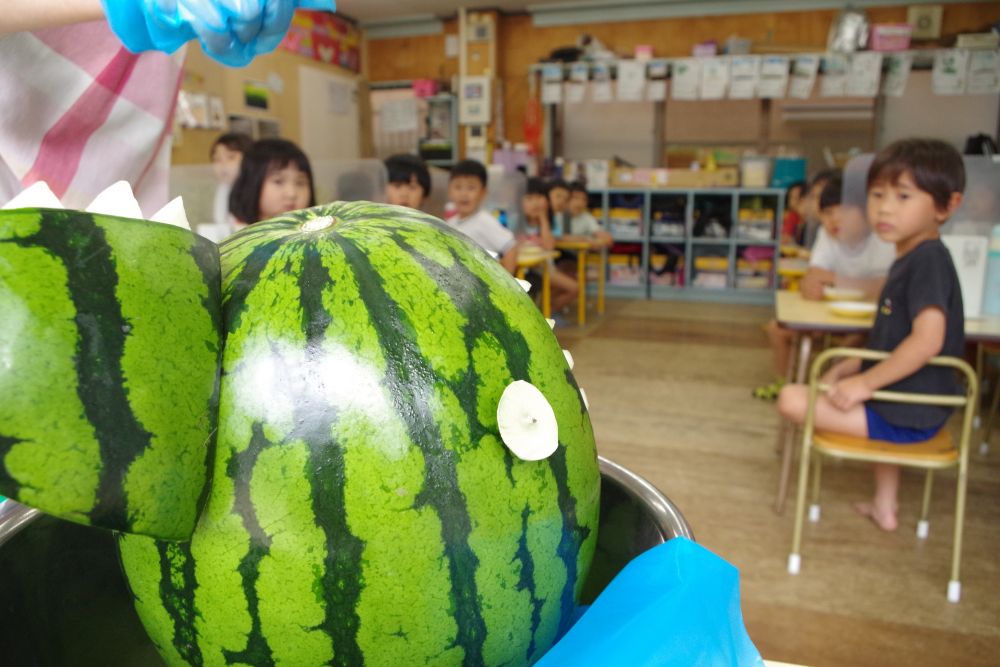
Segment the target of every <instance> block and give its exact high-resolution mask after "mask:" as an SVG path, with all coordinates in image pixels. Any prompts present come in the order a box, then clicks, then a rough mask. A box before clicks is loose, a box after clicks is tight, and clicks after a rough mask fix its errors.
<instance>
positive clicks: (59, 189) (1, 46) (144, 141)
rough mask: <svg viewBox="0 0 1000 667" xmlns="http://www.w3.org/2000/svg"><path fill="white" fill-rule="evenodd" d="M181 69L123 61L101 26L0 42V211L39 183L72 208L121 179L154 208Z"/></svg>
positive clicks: (161, 188)
mask: <svg viewBox="0 0 1000 667" xmlns="http://www.w3.org/2000/svg"><path fill="white" fill-rule="evenodd" d="M183 60H184V49H181V50H179V51H178V52H177V53H175V54H173V55H172V56H169V55H166V54H163V53H158V52H147V53H141V54H134V53H129V52H128V51H127V50H126V49H125V47H124V46H122V44H121V42H119V41H118V38H116V37H115V36H114V34H113V33H112V32H111V29H110V28H108V26H107V24H106V23H105V22H103V21H95V22H93V23H81V24H77V25H73V26H67V27H64V28H53V29H48V30H41V31H38V32H34V33H16V34H11V35H6V36H3V37H0V63H2V67H0V203H3V202H6V201H7V200H8V199H10V198H11V197H13V196H14V195H15V194H17V193H18V192H20V191H21V190H22V189H23V188H25V187H27V186H29V185H31V184H32V183H34V182H35V181H40V180H43V181H46V182H48V184H49V187H51V188H52V191H53V192H54V193H55V194H56V196H58V197H59V198H60V199H62V201H63V204H64V205H65V206H66V207H67V208H79V209H82V208H85V207H86V206H87V204H89V203H90V201H91V200H92V199H93V198H94V196H95V195H96V194H97V193H99V192H100V191H101V190H103V189H104V188H106V187H107V186H109V185H111V184H112V183H114V182H115V181H118V180H126V181H128V182H129V183H131V184H132V189H133V190H134V191H135V195H136V198H137V199H138V200H139V204H140V206H141V207H142V210H143V211H146V212H147V214H150V213H152V212H153V211H156V210H157V209H159V208H160V207H161V206H162V205H163V204H165V203H166V201H167V179H168V176H169V169H170V144H171V138H172V137H171V123H172V119H173V113H174V103H175V100H176V99H177V91H178V89H179V87H180V83H181V76H182V64H183Z"/></svg>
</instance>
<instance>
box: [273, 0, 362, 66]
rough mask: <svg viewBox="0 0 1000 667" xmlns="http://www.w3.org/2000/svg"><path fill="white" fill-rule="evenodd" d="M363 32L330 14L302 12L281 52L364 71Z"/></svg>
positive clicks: (286, 35)
mask: <svg viewBox="0 0 1000 667" xmlns="http://www.w3.org/2000/svg"><path fill="white" fill-rule="evenodd" d="M360 45H361V31H360V30H358V28H357V27H355V26H354V25H353V24H352V23H350V22H348V21H345V20H344V19H342V18H340V17H339V16H335V15H333V14H331V13H329V12H321V11H312V10H306V9H300V10H298V11H296V12H295V15H294V16H293V17H292V23H291V25H290V26H289V28H288V32H287V33H286V34H285V38H284V39H283V40H282V41H281V44H279V45H278V48H281V49H284V50H285V51H291V52H292V53H297V54H299V55H301V56H305V57H306V58H312V59H313V60H318V61H320V62H324V63H328V64H331V65H337V66H339V67H343V68H344V69H347V70H350V71H352V72H360V71H361V46H360Z"/></svg>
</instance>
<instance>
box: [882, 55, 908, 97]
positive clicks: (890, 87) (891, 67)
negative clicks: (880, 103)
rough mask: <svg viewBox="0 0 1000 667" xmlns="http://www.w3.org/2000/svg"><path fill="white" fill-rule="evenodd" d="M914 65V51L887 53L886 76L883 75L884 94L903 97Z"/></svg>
mask: <svg viewBox="0 0 1000 667" xmlns="http://www.w3.org/2000/svg"><path fill="white" fill-rule="evenodd" d="M912 66H913V54H912V53H887V54H886V56H885V76H884V77H882V94H883V95H887V96H889V97H902V96H903V92H904V91H905V90H906V82H907V81H908V80H909V78H910V68H911V67H912Z"/></svg>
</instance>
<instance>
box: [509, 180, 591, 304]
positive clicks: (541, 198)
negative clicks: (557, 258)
mask: <svg viewBox="0 0 1000 667" xmlns="http://www.w3.org/2000/svg"><path fill="white" fill-rule="evenodd" d="M521 208H522V209H523V217H522V224H521V228H520V229H519V230H518V233H517V240H518V245H519V248H520V250H521V252H523V253H524V254H525V255H527V254H528V253H529V252H531V249H536V250H538V251H551V250H554V249H555V247H556V239H555V236H554V235H553V234H552V225H551V218H550V214H549V199H548V188H546V186H545V182H544V181H542V180H541V179H540V178H529V179H528V184H527V188H526V189H525V192H524V196H523V197H522V198H521ZM549 278H550V280H551V281H552V312H554V313H559V312H560V311H561V310H562V309H563V308H565V307H566V306H567V305H568V304H569V303H570V302H571V301H573V299H575V298H576V295H577V294H578V293H579V291H580V290H579V286H578V285H577V282H576V279H575V278H572V277H570V276H567V275H566V274H565V273H560V272H559V271H550V275H549ZM539 279H540V275H539V274H538V273H537V272H534V271H530V272H529V273H528V280H529V282H531V284H532V286H534V285H536V283H537V282H538V281H539Z"/></svg>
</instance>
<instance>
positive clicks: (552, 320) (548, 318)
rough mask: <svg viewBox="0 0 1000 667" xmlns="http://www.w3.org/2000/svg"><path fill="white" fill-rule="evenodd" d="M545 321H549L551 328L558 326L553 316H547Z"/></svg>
mask: <svg viewBox="0 0 1000 667" xmlns="http://www.w3.org/2000/svg"><path fill="white" fill-rule="evenodd" d="M545 321H546V322H548V323H549V328H550V329H555V328H556V321H555V320H554V319H552V318H551V317H546V318H545Z"/></svg>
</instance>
